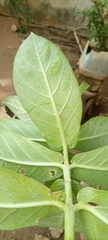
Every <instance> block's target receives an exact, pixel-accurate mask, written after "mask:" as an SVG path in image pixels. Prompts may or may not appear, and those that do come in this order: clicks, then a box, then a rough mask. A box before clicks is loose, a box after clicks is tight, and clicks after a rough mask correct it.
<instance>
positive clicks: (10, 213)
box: [0, 33, 108, 240]
mask: <svg viewBox="0 0 108 240" xmlns="http://www.w3.org/2000/svg"><path fill="white" fill-rule="evenodd" d="M13 78H14V86H15V89H16V92H17V96H12V97H8V98H7V99H5V100H4V104H5V105H6V106H8V107H9V108H10V109H11V110H12V111H13V112H14V114H15V115H16V116H17V117H18V119H4V120H1V121H0V165H1V167H0V229H1V230H11V229H18V228H25V227H28V226H36V225H38V226H41V227H55V228H61V229H64V239H65V240H74V239H75V232H84V233H85V235H86V236H87V239H88V240H103V239H104V240H107V238H108V145H107V144H108V118H107V117H102V116H100V117H95V118H93V119H91V120H89V121H88V122H87V123H85V124H84V125H82V126H81V125H80V122H81V116H82V105H81V92H83V91H84V88H86V87H85V86H84V85H83V86H80V87H79V85H78V83H77V80H76V79H75V76H74V74H73V72H72V69H71V66H70V64H69V62H68V61H67V59H66V57H65V56H64V55H63V53H62V52H61V51H60V49H59V48H58V47H56V46H55V45H54V44H53V43H51V42H49V41H48V40H46V39H44V38H42V37H39V36H36V35H35V34H33V33H32V34H31V35H30V36H29V37H28V38H27V39H26V40H25V41H24V42H23V44H22V45H21V46H20V48H19V50H18V52H17V54H16V57H15V61H14V68H13ZM73 149H74V151H73ZM82 182H84V183H86V184H87V185H88V187H86V188H83V186H82Z"/></svg>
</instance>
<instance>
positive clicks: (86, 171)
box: [71, 146, 108, 190]
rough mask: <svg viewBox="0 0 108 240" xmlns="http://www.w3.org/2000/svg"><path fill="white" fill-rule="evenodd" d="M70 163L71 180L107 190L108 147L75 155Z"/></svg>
mask: <svg viewBox="0 0 108 240" xmlns="http://www.w3.org/2000/svg"><path fill="white" fill-rule="evenodd" d="M71 163H72V164H71V168H72V173H71V174H72V177H73V178H75V179H77V180H78V181H83V182H86V183H88V184H89V185H90V186H92V187H95V188H103V189H107V190H108V146H105V147H101V148H99V149H96V150H92V151H89V152H84V153H80V154H77V155H75V156H74V157H73V158H72V160H71Z"/></svg>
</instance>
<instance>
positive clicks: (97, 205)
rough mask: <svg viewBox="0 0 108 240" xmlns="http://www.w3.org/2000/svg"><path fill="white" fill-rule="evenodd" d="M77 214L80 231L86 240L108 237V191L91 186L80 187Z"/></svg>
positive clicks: (99, 239)
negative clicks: (83, 233)
mask: <svg viewBox="0 0 108 240" xmlns="http://www.w3.org/2000/svg"><path fill="white" fill-rule="evenodd" d="M78 202H79V203H78V206H77V209H78V210H79V211H78V213H77V214H78V216H77V217H79V221H80V227H81V231H83V232H85V234H86V236H87V239H88V240H91V239H93V240H103V239H107V238H108V192H107V191H102V190H96V189H93V188H85V189H82V190H81V191H80V192H79V194H78Z"/></svg>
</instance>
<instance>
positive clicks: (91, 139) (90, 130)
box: [75, 116, 108, 151]
mask: <svg viewBox="0 0 108 240" xmlns="http://www.w3.org/2000/svg"><path fill="white" fill-rule="evenodd" d="M105 145H108V117H105V116H104V117H103V116H99V117H94V118H91V119H90V120H89V121H88V122H86V123H85V124H83V125H82V126H81V129H80V136H79V139H78V143H77V145H76V147H75V148H76V149H78V150H81V151H90V150H93V149H96V148H100V147H103V146H105Z"/></svg>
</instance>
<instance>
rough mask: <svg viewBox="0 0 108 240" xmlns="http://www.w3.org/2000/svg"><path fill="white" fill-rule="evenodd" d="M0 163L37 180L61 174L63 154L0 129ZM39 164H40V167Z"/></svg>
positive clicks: (49, 178) (48, 178)
mask: <svg viewBox="0 0 108 240" xmlns="http://www.w3.org/2000/svg"><path fill="white" fill-rule="evenodd" d="M0 159H1V160H0V165H1V166H3V167H5V168H8V169H11V170H12V171H16V172H19V173H22V174H25V175H27V176H29V177H31V178H34V179H36V180H38V181H48V180H53V179H55V178H58V177H59V176H60V175H62V170H61V169H60V167H61V163H62V162H63V156H62V155H61V154H60V153H57V152H54V151H52V150H50V149H48V148H46V147H44V146H42V145H40V144H38V143H37V142H33V141H30V140H27V139H26V138H24V137H22V136H21V135H19V134H17V133H15V132H12V131H5V130H3V129H1V130H0ZM39 166H42V167H41V168H40V167H39Z"/></svg>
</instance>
